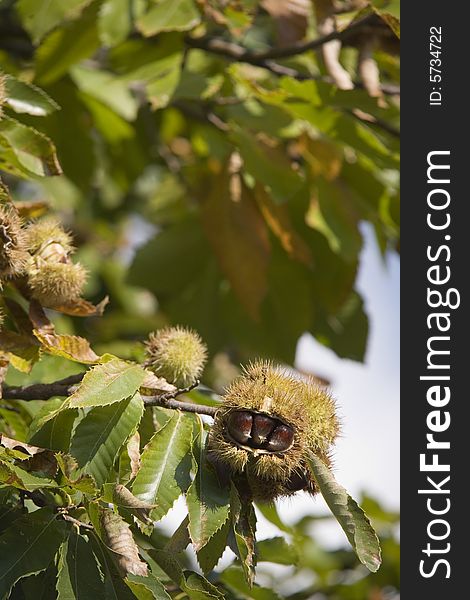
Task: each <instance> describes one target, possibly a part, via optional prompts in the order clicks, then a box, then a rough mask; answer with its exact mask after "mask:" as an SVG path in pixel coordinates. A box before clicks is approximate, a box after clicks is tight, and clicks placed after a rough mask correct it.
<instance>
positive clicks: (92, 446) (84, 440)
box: [70, 394, 144, 486]
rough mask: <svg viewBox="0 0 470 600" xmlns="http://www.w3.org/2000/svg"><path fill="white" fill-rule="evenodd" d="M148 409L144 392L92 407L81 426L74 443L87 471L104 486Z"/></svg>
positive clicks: (73, 452)
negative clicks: (124, 446) (123, 448)
mask: <svg viewBox="0 0 470 600" xmlns="http://www.w3.org/2000/svg"><path fill="white" fill-rule="evenodd" d="M143 412H144V404H143V402H142V398H141V397H140V394H135V395H134V396H132V398H128V399H126V400H122V401H121V402H117V403H116V402H115V403H114V404H110V405H108V406H100V407H98V408H94V409H92V410H90V412H89V413H88V414H87V415H86V416H85V418H84V419H83V420H82V421H80V423H79V424H78V425H77V427H76V429H75V431H74V433H73V436H72V442H71V446H70V454H71V455H72V456H73V457H74V458H76V460H77V463H78V466H79V467H80V470H81V471H82V472H83V473H88V474H89V475H91V476H92V477H93V478H94V480H95V481H96V483H97V484H98V485H99V486H101V485H102V484H103V483H104V482H105V481H106V479H107V477H108V474H109V471H110V470H111V467H112V466H113V464H114V461H115V460H116V457H117V456H118V454H119V451H120V449H121V447H122V446H123V444H125V442H126V440H127V439H128V438H129V436H130V435H131V434H132V433H133V432H134V431H135V429H136V428H137V426H138V424H139V421H140V419H141V417H142V414H143Z"/></svg>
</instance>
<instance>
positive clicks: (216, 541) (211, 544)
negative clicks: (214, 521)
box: [196, 518, 231, 574]
mask: <svg viewBox="0 0 470 600" xmlns="http://www.w3.org/2000/svg"><path fill="white" fill-rule="evenodd" d="M230 525H231V524H230V519H228V518H227V520H226V521H225V523H224V524H223V525H222V527H221V528H220V529H219V530H218V531H216V532H215V533H214V535H213V536H212V537H211V538H210V540H209V541H208V542H207V544H206V545H205V546H203V547H202V548H201V549H200V550H199V552H197V554H196V556H197V562H198V563H199V566H200V567H201V569H202V571H203V573H204V574H207V573H210V572H211V571H212V569H215V567H216V566H217V563H218V562H219V560H220V559H221V557H222V554H223V553H224V551H225V548H226V547H227V543H228V542H227V540H228V536H229V533H230Z"/></svg>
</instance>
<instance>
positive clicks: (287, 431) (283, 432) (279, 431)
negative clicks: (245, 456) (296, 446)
mask: <svg viewBox="0 0 470 600" xmlns="http://www.w3.org/2000/svg"><path fill="white" fill-rule="evenodd" d="M293 441H294V430H293V429H292V427H289V426H288V425H282V424H281V425H278V426H277V427H276V429H275V430H274V431H273V432H272V434H271V436H270V437H269V441H268V443H267V445H266V448H267V450H270V451H271V452H283V451H284V450H288V449H289V448H290V447H291V446H292V442H293Z"/></svg>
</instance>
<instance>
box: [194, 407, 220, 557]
mask: <svg viewBox="0 0 470 600" xmlns="http://www.w3.org/2000/svg"><path fill="white" fill-rule="evenodd" d="M203 436H204V430H203V425H202V420H201V418H200V417H198V435H197V438H196V439H195V441H194V444H193V456H194V459H195V462H196V466H197V472H196V476H195V477H194V480H193V482H192V483H191V486H190V487H189V490H188V492H187V494H186V504H187V506H188V513H189V533H190V536H191V541H192V543H193V546H194V548H195V550H196V552H198V551H199V550H200V549H201V548H203V547H204V546H205V545H206V544H207V543H208V542H209V540H210V539H211V538H212V536H213V535H215V534H216V533H217V531H218V530H219V529H221V528H222V527H223V525H224V524H225V523H226V522H227V519H228V516H229V511H230V493H229V490H228V489H227V488H222V487H221V486H220V483H219V480H218V478H217V475H216V473H215V471H214V470H213V469H212V468H211V467H210V466H209V465H208V463H207V461H206V453H205V443H204V437H203Z"/></svg>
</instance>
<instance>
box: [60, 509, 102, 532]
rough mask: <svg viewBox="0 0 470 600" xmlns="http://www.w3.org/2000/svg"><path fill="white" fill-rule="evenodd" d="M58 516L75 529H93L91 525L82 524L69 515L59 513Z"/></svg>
mask: <svg viewBox="0 0 470 600" xmlns="http://www.w3.org/2000/svg"><path fill="white" fill-rule="evenodd" d="M59 514H60V516H61V517H62V519H64V521H68V522H69V523H73V524H74V525H76V526H77V527H83V528H84V529H90V530H93V529H94V527H93V525H89V524H88V523H83V521H79V520H78V519H76V518H75V517H72V516H71V515H68V514H67V513H62V512H61V513H59Z"/></svg>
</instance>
